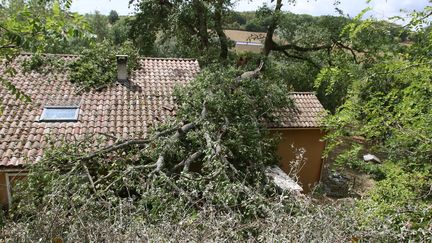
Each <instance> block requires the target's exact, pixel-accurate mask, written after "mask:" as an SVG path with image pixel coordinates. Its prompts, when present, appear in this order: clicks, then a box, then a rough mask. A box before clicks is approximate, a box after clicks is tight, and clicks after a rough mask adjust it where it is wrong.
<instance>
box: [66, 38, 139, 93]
mask: <svg viewBox="0 0 432 243" xmlns="http://www.w3.org/2000/svg"><path fill="white" fill-rule="evenodd" d="M116 55H128V71H129V72H132V70H133V69H135V68H136V67H137V66H138V51H137V50H135V49H134V47H133V46H132V44H131V43H128V42H127V43H125V44H123V45H122V46H120V47H114V48H113V45H112V44H111V43H109V42H102V43H97V44H94V45H93V46H92V47H90V48H89V49H87V50H84V51H83V52H82V53H81V55H80V57H79V59H78V60H76V61H74V62H72V63H71V64H69V66H68V67H69V79H70V81H71V82H72V83H75V84H77V85H78V86H80V87H81V88H82V89H83V90H86V91H89V90H90V89H92V88H96V89H98V88H104V87H106V86H109V85H111V84H113V83H114V82H115V81H116V80H117V65H116V63H117V62H116Z"/></svg>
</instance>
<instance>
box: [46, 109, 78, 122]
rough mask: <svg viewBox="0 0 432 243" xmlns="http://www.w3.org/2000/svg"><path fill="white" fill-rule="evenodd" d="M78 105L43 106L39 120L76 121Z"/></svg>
mask: <svg viewBox="0 0 432 243" xmlns="http://www.w3.org/2000/svg"><path fill="white" fill-rule="evenodd" d="M78 112H79V107H78V106H45V107H44V109H43V111H42V115H41V117H40V119H39V120H40V121H51V122H65V121H78Z"/></svg>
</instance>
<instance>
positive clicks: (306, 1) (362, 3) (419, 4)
mask: <svg viewBox="0 0 432 243" xmlns="http://www.w3.org/2000/svg"><path fill="white" fill-rule="evenodd" d="M334 1H335V0H297V3H296V4H295V5H289V4H285V5H284V7H283V9H284V10H288V11H291V12H294V13H305V14H311V15H329V14H330V15H335V14H336V11H335V6H334V5H333V3H334ZM128 2H129V0H73V3H72V11H77V12H79V13H90V12H94V11H95V10H98V11H100V12H101V13H104V14H108V13H109V11H110V10H112V9H114V10H116V11H117V12H118V13H119V14H120V15H127V14H132V13H133V12H134V10H133V8H128ZM284 2H286V0H285V1H284ZM340 2H341V3H340V5H338V8H340V9H342V10H343V11H344V13H345V14H349V15H350V16H355V15H357V14H358V13H359V12H360V11H361V10H362V9H364V8H366V7H367V6H371V7H372V8H373V11H372V12H371V13H372V14H373V15H374V16H375V17H377V18H380V19H383V18H388V17H391V16H395V15H398V14H400V10H401V9H404V10H409V11H411V10H421V9H423V8H424V7H425V6H426V5H427V4H428V2H429V1H428V0H373V1H371V3H370V4H366V0H340ZM264 3H267V4H268V5H271V4H272V3H271V2H270V0H254V1H248V0H239V1H238V2H237V5H236V7H235V9H236V10H238V11H253V10H256V9H257V8H258V7H260V6H262V5H263V4H264Z"/></svg>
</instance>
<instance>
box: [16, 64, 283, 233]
mask: <svg viewBox="0 0 432 243" xmlns="http://www.w3.org/2000/svg"><path fill="white" fill-rule="evenodd" d="M261 67H262V65H261V66H260V68H259V69H257V70H255V71H251V72H246V73H243V74H241V73H239V70H237V69H235V68H227V67H219V66H218V67H212V68H209V69H208V70H204V71H203V72H202V73H201V74H200V75H199V76H198V77H197V78H196V79H195V80H194V81H192V82H191V83H190V84H189V85H187V86H186V87H183V88H179V89H177V90H176V92H175V96H176V100H177V101H178V107H179V108H178V111H177V116H176V117H175V118H173V119H172V120H171V121H169V122H167V123H165V124H164V125H161V126H160V127H158V128H156V129H155V130H154V131H152V132H150V133H149V134H148V135H147V136H146V137H145V138H142V139H132V140H121V139H116V140H117V141H116V142H115V143H114V144H113V145H110V146H103V147H102V148H100V149H98V150H93V151H92V150H89V148H94V147H95V145H99V146H100V144H104V143H105V142H106V140H108V139H112V136H111V135H106V136H99V137H98V136H93V137H88V138H85V139H79V140H77V141H76V142H71V141H68V142H65V143H63V145H61V146H58V145H56V146H53V148H52V149H50V150H49V151H47V152H46V153H45V155H44V158H43V160H42V161H41V162H39V163H37V164H36V165H34V166H33V167H31V168H30V172H29V174H28V178H27V180H25V182H24V183H23V184H22V185H21V187H22V188H21V193H18V195H19V196H18V197H17V198H16V199H15V198H14V202H15V205H14V206H13V207H14V208H13V209H12V210H11V213H12V214H13V216H14V217H15V220H16V221H17V222H33V221H34V220H37V221H39V222H42V221H43V222H46V224H47V225H49V224H51V223H52V224H54V225H55V227H54V226H51V227H48V228H49V229H50V232H47V237H48V238H49V237H54V236H55V235H57V234H60V235H62V233H61V232H68V229H69V226H70V224H73V222H82V223H83V224H84V225H85V222H86V221H87V220H89V219H90V218H89V217H91V220H95V219H99V220H101V221H104V220H107V219H108V218H111V217H112V215H111V211H112V210H113V209H114V208H118V207H119V205H123V204H128V205H130V207H129V209H128V210H132V211H133V212H134V213H133V215H136V216H137V217H139V218H140V219H141V220H145V221H146V222H157V221H160V220H163V219H167V218H169V219H170V220H171V221H172V222H176V221H180V220H182V219H183V218H184V217H185V215H193V214H194V213H196V212H199V211H202V209H203V208H205V207H209V206H211V208H213V209H214V210H217V211H218V212H221V213H222V212H225V213H233V215H238V217H240V218H241V219H247V218H255V217H263V216H265V215H266V214H268V212H269V208H268V207H266V205H269V203H270V202H271V200H269V198H271V197H272V196H277V194H276V190H275V189H274V188H273V187H272V186H271V185H270V183H268V182H267V180H266V176H265V167H266V166H268V165H270V164H274V163H276V162H277V158H276V156H275V141H274V140H273V139H272V138H271V137H270V136H268V133H267V129H266V127H265V123H264V121H265V120H268V119H271V118H272V117H271V114H272V111H274V110H275V109H282V108H284V107H286V106H287V105H288V104H289V101H288V97H287V95H286V91H287V90H288V88H287V87H286V86H285V84H284V83H282V82H280V81H278V80H271V79H266V78H265V76H263V75H260V74H259V71H260V69H261ZM42 212H43V213H42ZM84 212H85V213H84ZM40 217H42V218H40ZM42 219H43V220H42Z"/></svg>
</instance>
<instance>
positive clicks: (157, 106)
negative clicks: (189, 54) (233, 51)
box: [0, 55, 200, 166]
mask: <svg viewBox="0 0 432 243" xmlns="http://www.w3.org/2000/svg"><path fill="white" fill-rule="evenodd" d="M29 57H30V56H29V55H21V56H20V57H19V58H18V60H17V61H16V63H21V62H22V61H23V59H25V58H29ZM61 58H62V59H64V60H65V61H72V60H74V59H76V58H78V57H77V56H71V55H62V56H61ZM15 66H16V68H17V69H18V70H20V69H21V68H20V65H15ZM199 71H200V68H199V64H198V61H197V60H194V59H164V58H143V59H140V65H139V68H138V69H137V70H135V71H134V72H133V73H132V75H131V77H130V80H131V83H132V85H133V87H132V88H128V87H125V86H123V85H121V84H116V85H113V86H111V87H108V88H106V89H104V90H102V91H92V92H89V93H85V92H84V93H82V94H80V95H77V91H78V90H79V88H77V87H76V86H74V85H73V84H72V83H71V82H69V81H68V80H67V74H65V73H56V74H54V75H49V76H45V75H42V74H39V73H35V72H32V73H29V74H22V72H20V71H18V74H17V75H16V76H15V77H13V79H12V83H13V84H14V85H15V86H16V87H17V88H19V89H20V90H22V91H24V92H25V93H26V94H27V95H29V96H30V97H31V99H32V102H31V103H24V102H21V101H19V100H17V99H16V98H15V97H14V95H12V94H11V93H10V92H9V91H7V90H6V89H5V88H4V86H2V85H0V99H1V103H2V106H3V108H4V111H3V114H2V115H0V166H17V165H21V164H24V163H27V161H28V162H29V163H32V162H36V161H37V160H38V159H40V158H41V156H42V154H43V148H44V147H45V146H46V143H47V141H46V140H47V138H46V137H47V135H55V137H56V138H65V139H73V138H74V137H80V136H84V135H89V134H96V133H107V134H113V135H115V136H116V137H120V138H123V139H125V138H133V137H143V136H145V134H146V133H147V130H148V128H149V127H150V126H153V125H155V124H156V123H159V122H161V121H164V120H165V119H167V118H168V117H169V116H172V115H174V114H175V111H174V108H175V102H174V100H173V96H172V92H173V88H174V86H175V85H177V84H180V85H184V84H186V83H187V82H189V81H190V80H192V79H193V78H194V77H195V76H196V75H197V74H198V72H199ZM0 72H2V68H1V67H0ZM53 104H64V105H65V104H79V105H80V112H79V117H78V121H77V122H39V118H40V116H41V114H42V110H43V107H44V105H53Z"/></svg>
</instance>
